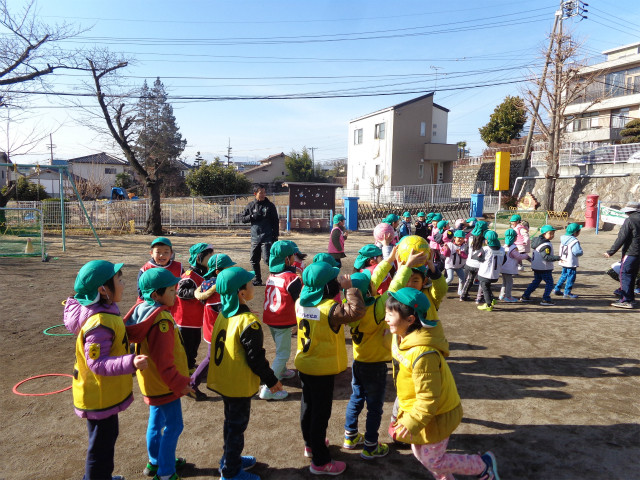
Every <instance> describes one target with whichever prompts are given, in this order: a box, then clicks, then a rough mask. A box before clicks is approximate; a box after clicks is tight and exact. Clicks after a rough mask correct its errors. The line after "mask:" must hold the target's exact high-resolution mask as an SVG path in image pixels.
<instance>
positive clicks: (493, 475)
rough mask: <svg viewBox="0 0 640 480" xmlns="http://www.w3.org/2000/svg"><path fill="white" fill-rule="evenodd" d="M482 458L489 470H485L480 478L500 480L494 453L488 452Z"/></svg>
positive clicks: (482, 479) (483, 479)
mask: <svg viewBox="0 0 640 480" xmlns="http://www.w3.org/2000/svg"><path fill="white" fill-rule="evenodd" d="M480 458H482V461H483V462H484V463H485V464H486V465H487V468H485V469H484V472H482V473H481V474H480V475H478V478H479V479H480V480H500V477H499V476H498V462H497V461H496V457H494V455H493V453H491V452H486V453H484V454H483V455H482V456H481V457H480Z"/></svg>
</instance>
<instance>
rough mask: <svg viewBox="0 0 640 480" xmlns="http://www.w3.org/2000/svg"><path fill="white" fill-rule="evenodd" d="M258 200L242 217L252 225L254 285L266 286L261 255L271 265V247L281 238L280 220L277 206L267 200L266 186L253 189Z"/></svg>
mask: <svg viewBox="0 0 640 480" xmlns="http://www.w3.org/2000/svg"><path fill="white" fill-rule="evenodd" d="M253 194H254V195H255V196H256V199H255V200H254V201H252V202H251V203H250V204H249V205H247V208H246V209H245V211H244V214H243V215H242V223H251V258H250V262H251V268H253V271H254V272H255V274H256V278H254V279H253V284H254V285H264V284H263V283H262V274H261V273H260V253H262V260H264V262H265V263H266V264H267V265H269V255H270V253H271V245H272V244H273V242H277V241H278V237H279V236H280V220H279V219H278V210H277V209H276V206H275V205H274V204H273V203H271V201H270V200H269V199H268V198H267V193H266V191H265V188H264V185H256V186H255V187H254V188H253Z"/></svg>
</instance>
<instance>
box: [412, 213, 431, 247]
mask: <svg viewBox="0 0 640 480" xmlns="http://www.w3.org/2000/svg"><path fill="white" fill-rule="evenodd" d="M415 228H416V235H419V236H421V237H422V238H424V239H425V240H426V239H427V237H428V236H429V234H430V232H428V230H427V219H426V218H425V214H424V212H418V220H417V221H416V224H415Z"/></svg>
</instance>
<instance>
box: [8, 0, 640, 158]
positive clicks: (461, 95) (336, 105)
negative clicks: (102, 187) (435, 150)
mask: <svg viewBox="0 0 640 480" xmlns="http://www.w3.org/2000/svg"><path fill="white" fill-rule="evenodd" d="M26 3H27V2H25V1H21V0H8V4H9V8H10V9H11V10H14V11H18V10H20V9H21V8H23V6H24V5H25V4H26ZM589 3H590V4H589V6H588V7H586V8H587V10H588V13H587V14H586V15H587V18H586V19H583V20H580V17H574V18H570V19H566V20H564V22H563V25H564V29H565V31H567V30H569V31H571V32H573V34H574V36H575V37H576V38H577V39H578V40H579V41H581V42H583V53H584V56H585V57H587V59H588V61H589V62H590V63H596V62H598V61H603V60H604V57H603V56H602V55H601V52H602V51H603V50H607V49H610V48H614V47H617V46H621V45H627V44H630V43H635V42H639V41H640V28H639V27H638V25H640V5H639V4H638V2H637V0H589ZM558 5H559V2H558V1H550V0H535V1H533V2H514V1H513V0H511V1H503V0H461V1H455V0H451V1H447V2H443V1H430V2H425V1H424V0H423V1H400V0H398V1H394V2H389V1H380V0H366V1H362V0H349V1H344V0H317V1H314V2H310V1H304V0H296V1H293V0H291V1H279V0H274V1H271V2H264V1H260V2H259V1H253V0H251V1H242V0H237V1H224V2H223V1H211V0H209V1H205V0H192V1H183V2H176V1H172V2H169V1H166V0H153V1H151V0H138V1H131V0H127V1H123V0H110V1H108V2H104V1H95V0H84V1H77V0H73V1H72V0H55V1H54V0H46V1H45V0H39V1H38V2H37V3H36V4H35V9H36V12H37V18H38V19H39V20H40V21H42V22H44V23H47V24H60V23H62V22H67V23H68V24H73V25H75V26H77V28H79V29H82V30H84V31H83V32H82V33H80V34H79V35H77V36H76V37H74V38H72V39H69V40H66V41H65V42H64V43H63V44H62V46H63V47H64V48H65V49H74V48H86V49H89V48H93V47H98V48H108V49H109V50H110V51H111V52H114V53H120V54H123V55H125V56H127V57H128V58H130V59H131V60H132V62H131V63H130V65H129V66H128V67H127V68H125V69H123V70H121V75H122V78H121V82H122V84H123V87H126V88H137V87H140V86H142V83H143V82H144V81H145V80H146V81H147V82H148V83H149V84H152V83H153V81H154V80H155V79H156V77H159V78H160V79H161V81H162V82H163V83H164V85H165V88H166V90H167V92H168V94H169V102H170V103H171V104H172V105H173V108H174V114H175V116H176V119H177V123H178V126H179V127H180V131H181V133H182V135H183V137H184V138H186V140H187V147H186V149H185V151H184V153H183V155H182V157H183V159H184V160H185V161H187V162H188V163H192V162H193V160H194V157H195V155H196V152H200V153H201V155H202V156H203V157H204V159H205V160H212V159H213V158H214V157H215V156H220V157H222V156H223V155H226V154H227V146H228V145H229V143H230V145H231V147H232V152H231V153H232V156H233V157H234V160H235V161H258V160H260V159H263V158H266V157H267V156H269V155H272V154H276V153H280V152H285V153H288V152H290V151H292V150H297V151H300V150H301V149H302V148H303V147H307V148H313V155H314V158H315V160H316V162H327V163H328V162H331V161H333V160H336V159H341V158H346V157H347V144H348V124H349V121H350V120H352V119H354V118H357V117H360V116H362V115H365V114H367V113H370V112H374V111H377V110H380V109H382V108H386V107H389V106H392V105H395V104H398V103H401V102H404V101H406V100H409V99H411V98H415V97H418V96H420V95H423V94H425V93H429V92H435V96H434V101H435V102H436V103H437V104H439V105H441V106H443V107H445V108H447V109H449V110H450V112H449V126H448V138H447V142H448V143H456V142H458V141H466V142H467V146H468V148H470V150H471V154H472V155H478V154H480V153H481V152H482V149H483V148H484V146H485V145H484V142H482V140H481V139H480V135H479V133H478V128H480V127H482V126H483V125H485V124H486V123H487V122H488V121H489V116H490V115H491V113H492V112H493V110H494V108H495V107H496V106H497V105H498V104H500V103H501V102H502V101H503V100H504V98H505V97H506V96H507V95H519V94H521V89H522V83H523V82H524V79H525V77H526V76H527V75H528V74H529V72H540V71H541V70H542V66H543V53H542V52H543V51H544V50H545V49H546V47H547V45H548V38H547V35H548V33H549V32H550V30H551V28H552V25H553V19H554V12H555V11H556V10H557V9H558ZM5 33H6V31H4V30H2V27H0V35H4V34H5ZM59 72H60V73H56V74H55V75H52V76H50V80H49V81H50V84H51V90H52V91H54V92H64V93H70V94H73V93H74V92H76V93H77V92H82V91H83V90H82V88H83V87H82V83H83V82H86V81H87V80H90V78H89V77H88V75H87V74H86V73H82V72H71V71H66V72H65V71H59ZM274 97H275V98H274ZM73 100H75V101H76V102H77V103H80V104H82V105H86V106H87V107H88V108H89V109H95V107H96V106H97V102H96V100H95V99H93V98H74V97H73V96H71V97H64V98H59V97H56V96H54V95H33V96H30V98H28V99H25V103H24V105H23V106H24V107H25V108H24V109H22V110H19V109H16V108H11V109H9V110H7V109H6V108H2V109H0V114H2V116H0V150H6V149H7V146H8V145H9V146H10V147H9V149H10V150H12V151H13V152H14V153H13V155H12V160H14V161H17V162H19V163H47V162H48V159H49V155H50V148H49V147H48V145H49V144H50V140H49V136H48V135H49V133H51V139H52V142H53V145H54V146H55V147H54V148H53V156H54V158H56V159H69V158H73V157H78V156H83V155H90V154H93V153H97V152H101V151H105V152H107V153H110V154H114V155H116V156H118V157H120V158H123V155H122V152H121V151H120V150H119V149H118V147H117V146H116V145H115V144H114V142H113V141H112V140H111V138H110V137H109V136H108V135H104V134H100V133H96V131H95V130H94V129H91V128H88V126H87V125H88V124H90V123H91V122H94V121H95V122H97V123H96V125H98V126H101V127H104V121H103V120H101V119H100V118H99V117H98V116H95V115H94V116H93V118H92V117H91V116H90V115H89V116H88V115H87V112H86V110H85V109H82V108H78V107H76V106H74V105H73V104H72V103H71V102H72V101H73ZM7 118H9V119H10V121H8V120H7ZM32 132H35V135H32ZM29 137H30V138H40V137H44V138H43V139H42V140H41V141H39V142H37V143H36V144H34V145H32V146H30V147H26V146H25V147H22V148H17V147H18V146H20V145H21V144H23V143H25V142H26V141H25V138H29Z"/></svg>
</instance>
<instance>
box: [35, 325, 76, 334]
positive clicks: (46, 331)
mask: <svg viewBox="0 0 640 480" xmlns="http://www.w3.org/2000/svg"><path fill="white" fill-rule="evenodd" d="M57 327H64V323H61V324H60V325H54V326H53V327H49V328H45V329H44V330H43V331H42V333H44V334H45V335H49V336H50V337H71V336H73V333H49V330H51V329H53V328H57Z"/></svg>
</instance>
